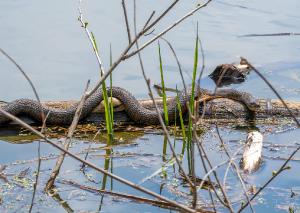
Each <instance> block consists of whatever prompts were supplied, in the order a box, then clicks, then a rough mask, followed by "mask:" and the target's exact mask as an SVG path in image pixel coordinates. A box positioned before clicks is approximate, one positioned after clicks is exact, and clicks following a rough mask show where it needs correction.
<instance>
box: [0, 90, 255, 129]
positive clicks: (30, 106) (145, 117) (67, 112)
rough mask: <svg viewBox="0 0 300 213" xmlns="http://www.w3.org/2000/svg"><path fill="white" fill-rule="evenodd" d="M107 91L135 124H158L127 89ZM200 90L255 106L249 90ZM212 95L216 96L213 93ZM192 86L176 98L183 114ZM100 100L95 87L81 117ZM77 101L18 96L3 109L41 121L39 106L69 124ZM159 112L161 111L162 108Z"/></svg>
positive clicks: (1, 118)
mask: <svg viewBox="0 0 300 213" xmlns="http://www.w3.org/2000/svg"><path fill="white" fill-rule="evenodd" d="M107 92H108V94H111V93H112V96H113V97H114V98H117V99H119V100H120V101H121V102H122V103H123V105H124V107H125V111H126V113H127V115H128V116H129V118H130V119H132V120H133V121H134V122H136V123H138V124H149V125H150V124H158V123H159V119H158V115H157V113H156V111H155V110H150V109H147V108H145V107H143V106H142V105H141V104H140V103H139V102H138V100H137V99H136V98H135V97H134V96H133V95H132V94H131V93H130V92H128V91H127V90H125V89H123V88H120V87H112V90H111V91H110V88H107ZM199 92H200V93H196V94H200V95H201V96H202V95H209V96H212V97H223V98H229V99H233V100H236V101H239V102H241V103H243V104H244V105H246V106H247V108H248V109H249V110H255V109H256V107H257V104H256V100H255V99H254V98H253V97H252V96H251V95H250V94H248V93H245V92H239V91H237V90H232V89H222V90H217V92H216V93H215V94H214V93H212V92H210V91H208V90H205V89H199ZM214 95H215V96H214ZM190 96H191V89H188V90H187V92H185V91H184V90H183V91H181V92H180V93H179V95H178V98H179V102H180V104H181V106H182V113H183V114H184V113H185V112H186V111H187V107H186V103H187V101H189V100H190ZM102 100H103V94H102V89H98V90H97V91H96V92H95V93H94V94H93V95H91V96H90V97H89V98H88V99H87V100H86V101H85V103H84V106H83V108H82V112H81V115H80V119H81V120H82V119H83V118H85V117H87V116H88V115H89V114H90V113H91V112H92V110H93V109H94V108H95V107H97V105H98V104H99V103H100V102H101V101H102ZM76 108H77V105H75V106H73V107H70V108H68V109H54V108H49V107H45V106H41V105H40V104H39V103H38V102H37V101H34V100H30V99H18V100H15V101H13V102H10V103H8V104H7V105H6V106H4V107H2V109H3V110H5V111H7V112H9V113H11V114H13V115H15V116H19V115H26V116H28V117H30V118H32V119H34V120H35V121H38V122H41V121H42V115H41V110H43V111H44V114H45V115H47V114H48V117H47V120H46V122H47V124H53V125H68V124H71V122H72V120H73V117H74V114H75V111H76ZM177 111H178V110H177V100H176V97H174V98H172V99H171V100H169V101H168V115H169V120H170V121H171V122H172V121H174V120H175V119H176V117H177V113H176V112H177ZM160 113H161V115H162V116H163V112H162V110H161V112H160ZM9 121H10V120H9V119H8V118H7V117H5V115H4V114H2V113H0V125H1V124H5V123H7V122H9Z"/></svg>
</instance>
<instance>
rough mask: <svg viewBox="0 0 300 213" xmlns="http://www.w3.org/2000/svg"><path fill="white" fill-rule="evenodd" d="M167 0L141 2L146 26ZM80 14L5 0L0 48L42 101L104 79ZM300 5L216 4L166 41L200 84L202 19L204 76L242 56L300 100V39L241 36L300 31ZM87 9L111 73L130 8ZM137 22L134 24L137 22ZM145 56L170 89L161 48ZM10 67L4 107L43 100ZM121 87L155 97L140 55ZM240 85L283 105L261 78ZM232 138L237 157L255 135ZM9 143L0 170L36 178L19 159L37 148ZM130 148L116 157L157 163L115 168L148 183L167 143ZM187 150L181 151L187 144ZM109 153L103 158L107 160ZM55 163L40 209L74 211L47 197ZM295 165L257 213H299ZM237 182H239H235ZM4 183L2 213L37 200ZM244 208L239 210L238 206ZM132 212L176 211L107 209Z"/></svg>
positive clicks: (73, 169) (84, 196)
mask: <svg viewBox="0 0 300 213" xmlns="http://www.w3.org/2000/svg"><path fill="white" fill-rule="evenodd" d="M157 2H159V5H158V4H155V3H154V2H153V1H146V0H140V1H138V5H137V6H138V14H137V15H138V22H139V26H140V27H142V26H143V23H144V21H145V20H146V19H147V18H148V14H150V13H151V11H152V10H156V14H159V12H160V11H162V10H163V9H164V8H166V7H167V5H168V4H169V3H170V2H171V1H157ZM195 4H196V2H193V1H191V2H190V3H184V1H182V3H179V4H178V5H177V7H176V8H175V10H174V11H173V12H172V13H170V14H169V15H168V16H167V17H165V19H164V21H163V22H162V23H161V24H160V25H159V26H157V27H156V28H155V31H154V33H158V32H160V31H161V30H162V29H164V28H165V27H167V26H168V25H169V24H171V23H172V22H174V21H175V20H177V19H178V18H179V17H180V16H182V15H183V14H185V13H186V12H187V11H189V10H190V9H191V8H193V7H194V6H195ZM77 7H78V3H77V1H72V0H65V1H63V3H62V2H61V1H58V0H53V1H38V0H30V1H17V0H15V1H11V0H1V1H0V23H1V28H0V47H1V48H2V49H4V50H6V51H7V52H8V53H9V54H10V55H11V56H12V57H13V58H14V59H15V60H16V61H17V62H18V63H19V64H20V65H21V66H22V67H23V69H24V70H25V71H26V72H27V74H28V75H29V76H30V78H31V79H32V81H33V82H34V84H35V86H36V88H37V91H38V93H39V95H40V97H41V99H42V100H67V99H78V98H79V97H80V96H81V93H82V91H83V88H84V86H85V84H86V82H87V80H88V79H91V80H92V82H93V83H94V82H95V81H96V79H97V78H98V76H99V71H98V67H97V63H96V60H95V57H94V56H93V54H92V51H91V48H90V44H89V42H88V40H87V38H86V36H85V34H84V32H83V29H82V28H81V27H80V24H79V22H78V21H77V18H78V11H77ZM127 7H128V12H129V14H130V15H131V16H130V17H132V12H133V5H132V4H128V5H127ZM299 8H300V2H299V1H296V0H290V1H271V0H267V1H258V0H255V1H249V2H246V1H242V0H240V1H213V2H212V3H211V4H210V5H209V6H208V7H207V8H205V9H203V10H200V11H199V12H198V13H197V14H195V15H194V16H193V17H191V18H190V19H188V20H186V21H185V22H184V23H182V24H181V25H179V26H177V27H176V28H175V29H174V30H173V31H172V32H170V33H169V34H167V35H166V36H165V37H166V38H167V39H168V40H169V41H170V42H171V43H172V44H173V46H174V48H175V50H176V52H177V54H178V57H179V59H180V61H181V64H182V66H183V68H184V70H185V71H186V73H185V78H186V81H187V82H189V81H190V77H189V76H190V75H191V74H190V73H191V70H192V66H193V51H194V39H195V34H196V25H197V22H198V24H199V35H200V38H201V40H202V43H203V48H204V52H205V65H206V70H205V73H204V78H205V77H206V76H207V75H208V74H209V73H210V72H211V71H212V70H213V69H214V67H215V66H217V65H218V64H221V63H231V62H237V61H238V60H239V56H244V57H246V58H247V59H248V60H249V61H250V62H251V63H253V64H254V65H255V66H256V67H257V68H258V69H259V70H260V71H261V72H262V73H263V74H264V75H265V76H266V77H267V78H268V79H269V80H270V81H271V83H272V84H273V85H274V86H275V87H276V88H277V89H278V91H279V92H280V94H281V95H282V96H283V97H284V98H286V99H288V100H294V101H300V95H299V94H300V87H299V85H300V83H299V82H300V60H299V59H300V58H299V56H300V46H299V44H300V36H278V37H240V36H241V35H245V34H253V33H283V32H297V33H299V32H300V28H299V26H300V15H299ZM83 9H84V14H85V17H86V18H87V19H88V22H89V27H90V29H91V30H92V31H93V32H94V35H95V36H96V39H97V42H98V45H99V48H100V53H101V57H102V60H103V63H104V67H105V68H108V66H109V46H110V44H111V45H112V52H113V57H114V58H117V57H118V56H119V53H120V50H122V49H123V48H125V46H126V44H127V35H126V29H125V25H124V20H123V12H122V7H121V1H101V2H100V1H95V0H92V1H85V2H84V5H83ZM130 22H131V23H133V19H132V18H131V19H130ZM150 37H151V36H147V37H145V38H143V41H147V39H149V38H150ZM161 45H162V57H163V63H164V70H165V80H166V83H167V86H170V87H175V86H176V85H178V87H181V81H180V75H179V73H178V69H177V67H176V63H175V60H174V58H173V56H172V54H171V52H170V51H169V49H168V47H167V45H165V43H163V42H161ZM142 56H143V59H144V65H145V68H146V72H147V74H148V77H149V78H151V82H152V83H160V74H159V63H158V53H157V45H156V44H154V45H152V46H150V47H148V48H146V49H145V50H144V51H143V52H142ZM0 67H1V74H2V76H4V77H2V78H0V85H1V90H0V100H4V101H11V100H14V99H16V98H21V97H30V98H33V93H32V91H31V89H30V87H29V84H28V83H27V82H26V81H25V80H24V77H23V76H22V75H21V74H20V73H19V72H18V70H16V68H15V67H14V66H13V65H12V64H11V63H10V62H9V61H8V60H7V59H6V58H5V57H3V56H0ZM113 82H114V85H118V86H122V87H125V88H127V89H128V90H129V91H131V92H132V93H133V94H134V95H135V96H136V97H138V98H145V97H147V91H146V86H145V82H144V80H143V78H142V74H141V71H140V67H139V64H138V61H137V58H131V59H130V60H127V61H125V62H123V63H122V64H120V66H119V67H118V68H117V69H116V71H115V72H114V74H113ZM204 84H205V86H206V87H208V88H213V86H214V85H213V84H212V82H211V81H208V80H207V78H206V80H205V81H204ZM233 87H235V88H238V89H240V90H244V91H249V92H251V93H252V94H253V95H255V96H256V97H260V98H275V96H274V95H273V94H272V92H271V91H270V90H269V89H268V88H267V86H266V85H265V83H264V82H262V81H261V80H260V79H259V78H258V77H257V76H256V75H255V74H253V73H252V74H250V75H249V76H248V79H247V81H246V82H245V83H243V84H241V85H235V86H233ZM259 127H260V129H261V131H262V132H263V133H264V136H265V141H266V142H270V143H276V144H285V145H293V146H296V144H297V143H300V141H299V137H300V132H299V130H298V129H294V128H293V126H290V125H283V126H280V127H273V126H259ZM268 128H271V129H272V131H271V132H268V131H266V129H268ZM213 131H214V130H213V129H212V132H213ZM222 134H223V137H224V139H225V141H227V142H228V143H229V144H230V147H232V152H234V150H235V149H236V148H237V147H236V146H237V144H236V143H234V142H235V141H238V140H244V139H245V137H246V132H243V131H238V130H235V129H231V128H228V129H222ZM203 137H204V139H205V141H206V142H207V146H208V147H209V146H212V148H213V147H214V146H213V144H214V143H217V140H216V139H215V138H214V137H213V135H212V133H211V132H210V131H208V132H207V133H206V134H205V135H204V136H203ZM4 141H5V140H4V139H3V142H2V141H1V143H0V156H1V157H0V164H7V165H9V167H8V169H7V172H10V173H13V174H14V173H18V172H20V171H21V170H24V169H26V168H28V167H30V168H31V170H30V173H33V172H34V171H35V165H32V164H20V165H15V166H14V165H13V163H14V162H16V161H17V160H30V159H33V158H34V157H35V156H36V151H35V150H36V147H37V144H36V143H32V144H22V145H15V144H10V143H6V142H4ZM127 142H128V143H129V142H130V143H131V144H132V143H134V144H136V145H128V146H125V147H124V146H116V148H115V151H120V152H122V153H128V152H133V153H146V154H149V156H148V155H147V156H144V155H141V156H135V157H132V158H116V159H114V160H113V164H114V166H113V167H114V171H115V173H116V174H119V175H121V176H122V177H125V178H129V179H131V180H132V181H134V182H136V183H139V182H140V181H141V180H143V179H144V178H145V177H147V176H149V175H151V174H152V173H153V172H155V171H156V170H157V169H159V168H160V167H161V165H162V162H163V161H162V156H161V149H162V142H163V137H162V136H160V135H145V136H136V138H135V139H133V140H128V141H127ZM178 144H179V145H178V146H179V147H178V151H179V150H180V146H181V145H180V142H179V143H178ZM97 146H100V145H95V147H97ZM86 147H87V144H86V143H85V142H84V141H82V140H80V141H77V142H76V148H74V150H73V151H75V152H80V150H82V149H84V148H86ZM292 151H293V148H290V149H288V148H286V149H284V150H282V149H280V150H275V151H274V150H273V151H272V150H271V149H269V148H267V147H266V148H265V149H264V155H265V156H266V158H265V161H264V164H263V167H262V168H261V169H260V170H259V171H258V172H257V173H255V174H253V175H250V176H247V177H246V179H247V181H248V182H249V184H255V185H256V186H257V187H259V186H260V185H262V184H263V183H264V182H265V181H266V180H267V179H268V178H269V177H270V176H271V173H272V171H273V170H276V169H278V168H279V166H280V165H281V164H282V163H283V161H282V160H274V159H272V158H267V157H268V156H269V157H277V156H279V157H286V156H288V155H289V153H291V152H292ZM42 152H43V155H49V153H54V154H55V153H56V151H55V150H54V149H52V148H50V147H49V146H47V145H43V146H42ZM96 153H97V152H96ZM101 153H102V152H101V151H99V153H98V154H101ZM102 154H103V153H102ZM210 154H211V155H212V156H213V158H214V159H216V160H215V161H216V162H215V163H217V162H219V161H220V160H222V159H223V158H224V156H222V155H221V154H219V153H218V150H215V149H212V151H211V153H210ZM298 158H299V156H298ZM99 159H100V160H99ZM90 160H92V161H95V162H97V163H98V164H99V165H103V162H104V160H103V158H101V157H99V156H97V155H96V156H91V159H90ZM54 162H55V161H53V160H52V161H51V160H49V161H45V162H44V163H43V172H44V173H43V175H42V177H41V184H40V192H39V195H40V197H39V199H40V200H37V205H36V208H35V211H41V212H51V211H52V210H53V209H55V210H57V211H58V212H64V211H65V210H64V208H63V207H61V206H60V205H59V204H58V203H57V202H55V201H54V200H53V199H52V198H49V197H47V196H46V195H45V194H43V193H42V187H43V183H44V182H45V181H46V180H47V175H48V174H49V169H51V168H52V165H53V164H54ZM145 165H151V166H145ZM64 166H65V173H66V174H63V175H61V176H64V177H66V178H67V179H72V178H73V179H74V180H76V182H81V183H84V184H92V183H90V182H88V181H87V179H86V178H85V177H84V176H83V174H81V173H80V172H79V171H78V170H79V168H80V165H79V164H78V163H77V162H76V163H75V162H74V161H73V160H71V159H69V160H67V162H66V163H65V164H64ZM291 166H292V169H291V170H289V171H287V172H286V173H285V174H283V175H281V176H280V177H279V178H278V179H277V180H276V181H275V182H273V183H272V184H271V187H269V188H267V189H266V191H264V193H263V194H262V195H261V196H260V197H259V198H258V199H257V200H256V202H255V209H256V211H257V212H262V211H266V210H269V211H278V212H280V211H285V210H286V208H287V206H295V208H298V209H299V206H300V201H299V193H300V191H299V190H300V188H299V187H300V178H299V175H295V174H298V173H299V169H300V168H299V162H298V161H294V162H292V163H291ZM66 168H67V169H66ZM225 169H226V168H224V170H225ZM171 170H172V169H171V168H170V171H168V174H169V175H170V177H169V179H168V180H164V179H161V178H160V176H159V175H158V176H155V177H153V178H150V179H149V180H146V181H145V182H144V183H143V184H142V185H143V186H145V187H148V188H151V189H152V190H154V191H156V192H159V190H160V189H159V188H160V185H161V184H162V183H165V185H166V186H168V185H170V184H171V183H172V171H171ZM220 171H221V172H222V171H223V170H222V169H221V170H220ZM68 172H69V173H68ZM89 172H90V173H91V174H92V176H93V178H95V179H96V180H97V181H98V180H99V179H100V176H99V175H98V174H96V173H93V171H89ZM197 172H198V175H199V176H201V174H203V171H202V170H201V169H199V171H197ZM10 178H11V177H10ZM97 178H98V179H97ZM0 181H2V180H0ZM230 181H232V182H233V183H234V178H231V179H230ZM1 184H2V185H1V188H0V192H1V190H2V191H3V194H4V195H5V196H3V197H4V198H3V199H4V204H2V205H0V209H1V211H4V210H5V209H6V210H5V211H7V212H14V211H17V210H18V209H20V207H22V208H23V207H25V206H26V205H28V203H30V196H31V188H30V187H29V188H28V189H27V188H25V189H24V188H21V187H18V186H16V185H15V186H14V188H13V189H10V190H9V189H7V187H6V186H5V184H3V182H1ZM94 186H95V187H97V186H99V184H98V185H97V184H94ZM58 187H59V188H60V190H61V191H60V196H61V198H62V199H63V200H66V201H67V203H68V204H69V206H70V207H71V208H72V209H73V210H75V211H80V210H82V211H96V210H97V209H98V207H99V203H100V201H99V200H100V197H99V195H95V194H92V193H88V192H83V191H81V190H78V189H76V188H73V187H69V186H68V185H65V184H58ZM113 188H114V189H117V191H125V192H127V193H134V192H133V191H132V190H131V189H128V188H127V187H124V186H123V185H121V184H118V183H114V186H113ZM291 190H293V191H294V192H295V193H296V196H295V197H293V198H290V194H291ZM4 192H5V193H4ZM231 193H235V191H234V190H232V192H231ZM16 194H21V195H22V196H21V195H20V196H21V197H18V198H17V199H16ZM162 194H163V195H165V196H168V197H170V198H173V199H179V200H184V198H183V197H176V196H175V195H174V194H172V193H171V192H170V190H169V189H168V187H166V189H165V190H163V192H162ZM186 202H188V201H186ZM236 205H237V206H238V203H237V204H236ZM124 206H125V207H126V208H127V209H130V210H132V211H133V212H157V211H169V210H162V209H158V208H156V207H152V206H150V205H146V204H136V203H134V202H129V201H123V202H121V201H115V199H114V198H113V197H110V196H105V199H104V201H103V206H102V210H103V212H112V211H113V212H122V211H124ZM9 207H10V208H9ZM24 211H26V208H24Z"/></svg>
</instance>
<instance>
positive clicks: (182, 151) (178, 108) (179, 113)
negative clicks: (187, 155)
mask: <svg viewBox="0 0 300 213" xmlns="http://www.w3.org/2000/svg"><path fill="white" fill-rule="evenodd" d="M176 91H177V95H176V102H177V110H178V115H179V121H180V127H181V131H182V140H183V144H182V150H181V156H183V155H184V150H185V147H186V141H187V137H186V129H185V125H184V120H183V116H182V109H181V107H182V106H181V104H180V101H179V94H178V90H177V88H176Z"/></svg>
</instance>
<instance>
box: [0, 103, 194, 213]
mask: <svg viewBox="0 0 300 213" xmlns="http://www.w3.org/2000/svg"><path fill="white" fill-rule="evenodd" d="M0 112H1V113H3V114H4V115H5V116H6V117H7V118H9V119H11V120H13V121H15V122H16V123H18V124H19V125H21V126H22V127H24V128H26V129H28V130H29V131H31V132H32V133H34V134H36V135H37V136H39V137H41V138H42V139H44V140H45V141H47V143H49V144H50V145H52V146H53V147H55V148H57V149H59V150H60V151H62V152H64V153H66V154H68V155H69V156H70V157H72V158H73V159H75V160H77V161H80V162H82V163H84V164H86V165H87V166H89V167H91V168H93V169H95V170H96V171H98V172H101V173H103V174H106V175H107V176H109V177H111V178H113V179H115V180H117V181H119V182H121V183H124V184H126V185H128V186H130V187H132V188H134V189H137V190H139V191H141V192H144V193H146V194H148V195H151V196H153V197H155V198H157V199H159V200H162V201H166V202H168V203H171V204H173V205H175V206H177V207H178V208H180V209H182V210H183V211H186V212H196V211H195V210H193V209H190V208H188V207H187V206H185V205H182V204H180V203H177V202H175V201H172V200H170V199H168V198H166V197H163V196H161V195H159V194H157V193H155V192H152V191H151V190H148V189H146V188H144V187H141V186H138V185H136V184H135V183H132V182H130V181H128V180H126V179H124V178H121V177H119V176H117V175H115V174H112V173H110V172H108V171H106V170H105V169H102V168H99V167H97V166H96V165H94V164H92V163H90V162H88V161H86V160H84V159H82V158H80V157H78V156H76V155H75V154H73V153H71V152H70V151H68V150H66V149H64V148H62V147H60V146H59V145H57V144H56V143H55V142H53V141H51V140H49V139H48V138H47V137H46V136H45V135H43V134H42V133H40V132H39V131H37V130H35V129H34V128H32V127H31V126H30V125H28V124H26V123H25V122H24V121H22V120H20V119H19V118H17V117H16V116H14V115H12V114H10V113H8V112H6V111H4V110H3V109H1V108H0Z"/></svg>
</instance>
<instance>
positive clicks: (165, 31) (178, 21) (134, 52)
mask: <svg viewBox="0 0 300 213" xmlns="http://www.w3.org/2000/svg"><path fill="white" fill-rule="evenodd" d="M211 1H212V0H208V1H207V2H206V3H205V4H202V5H200V4H199V5H198V6H197V7H196V8H195V9H193V10H192V11H190V12H188V13H187V14H186V15H184V16H183V17H181V18H180V19H179V20H177V21H176V22H174V23H173V24H172V25H170V26H169V27H167V28H166V29H165V30H163V31H162V32H161V33H159V34H158V35H157V36H155V37H154V38H152V39H151V40H149V41H148V42H146V43H145V44H143V45H142V46H140V47H139V48H138V49H137V50H135V51H133V52H131V53H129V54H127V55H125V56H124V57H123V60H125V59H127V58H130V57H132V56H133V55H135V54H136V53H137V52H140V51H141V50H143V49H144V48H145V47H147V46H149V45H150V44H152V43H153V42H154V41H156V40H157V39H158V38H160V37H161V36H163V35H164V34H166V33H167V32H169V31H170V30H171V29H173V28H174V27H175V26H177V25H178V24H180V23H181V22H182V21H184V20H185V19H186V18H188V17H190V16H192V15H193V14H194V13H195V12H197V11H198V10H200V9H201V8H203V7H206V6H207V5H208V4H209V3H210V2H211ZM175 2H176V1H175ZM176 3H177V2H176ZM150 26H151V25H150ZM146 29H147V28H146ZM146 29H145V30H146Z"/></svg>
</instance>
